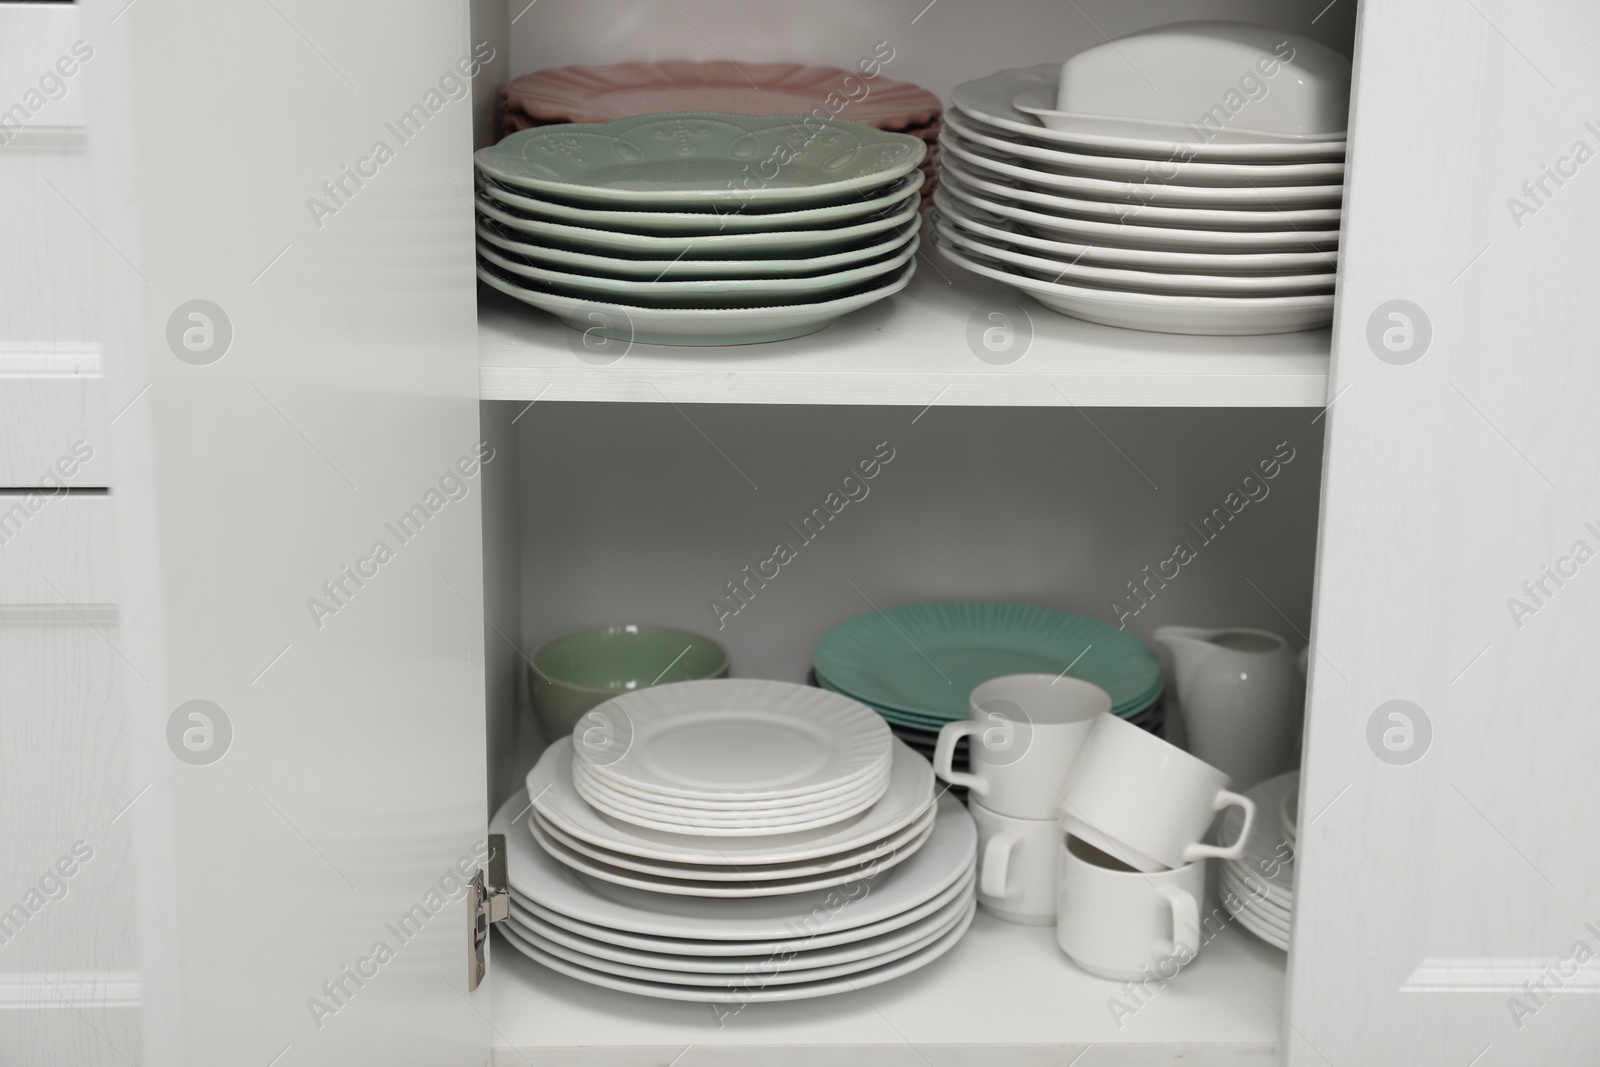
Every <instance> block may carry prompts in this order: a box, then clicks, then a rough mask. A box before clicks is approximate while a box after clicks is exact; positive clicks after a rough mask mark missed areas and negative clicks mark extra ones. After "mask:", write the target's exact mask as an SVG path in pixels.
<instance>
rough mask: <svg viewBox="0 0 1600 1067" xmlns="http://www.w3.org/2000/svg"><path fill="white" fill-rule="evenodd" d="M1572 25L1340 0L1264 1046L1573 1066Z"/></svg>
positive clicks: (1577, 293) (1585, 260) (1594, 583)
mask: <svg viewBox="0 0 1600 1067" xmlns="http://www.w3.org/2000/svg"><path fill="white" fill-rule="evenodd" d="M1597 34H1600V9H1597V8H1596V7H1595V6H1594V5H1592V4H1575V3H1564V2H1558V0H1532V2H1527V3H1520V4H1515V3H1502V2H1496V0H1473V2H1470V3H1457V2H1454V0H1449V2H1446V0H1404V2H1398V0H1367V2H1366V3H1364V4H1363V5H1362V19H1361V31H1360V37H1359V39H1358V47H1357V54H1356V67H1355V96H1356V98H1355V111H1354V124H1353V127H1352V129H1353V130H1354V138H1355V139H1354V142H1353V144H1352V149H1351V158H1350V172H1349V179H1350V180H1349V186H1348V193H1347V201H1346V209H1347V218H1348V220H1349V222H1348V223H1347V225H1346V228H1345V232H1344V240H1343V242H1342V246H1341V257H1342V260H1343V262H1342V264H1341V268H1342V269H1341V275H1342V280H1341V282H1340V310H1339V317H1338V321H1337V323H1336V327H1335V331H1336V332H1335V341H1334V357H1333V380H1332V382H1331V385H1330V397H1331V400H1332V408H1331V410H1330V411H1329V414H1328V444H1327V453H1326V455H1327V461H1326V463H1327V470H1326V477H1325V480H1324V501H1323V514H1324V519H1323V533H1322V538H1321V545H1320V559H1319V564H1318V579H1317V605H1316V611H1315V628H1314V631H1313V633H1312V635H1311V636H1312V642H1313V645H1314V648H1315V652H1314V654H1313V655H1312V657H1311V659H1312V668H1311V671H1312V686H1311V694H1312V695H1311V706H1310V720H1309V729H1308V734H1309V736H1308V741H1307V746H1306V757H1307V758H1306V765H1305V774H1304V777H1303V779H1302V784H1301V800H1300V823H1299V843H1300V848H1301V854H1300V857H1299V862H1298V866H1297V879H1298V883H1297V888H1296V897H1295V905H1296V906H1295V927H1294V935H1293V957H1292V960H1291V967H1290V976H1289V991H1290V1006H1289V1009H1288V1023H1289V1027H1288V1029H1287V1030H1286V1033H1285V1041H1286V1043H1287V1047H1288V1048H1289V1049H1290V1054H1289V1063H1290V1064H1291V1067H1312V1065H1325V1064H1341V1065H1342V1064H1376V1063H1385V1064H1388V1063H1393V1064H1409V1065H1416V1067H1431V1065H1439V1067H1469V1065H1471V1067H1498V1065H1501V1064H1541V1065H1546V1067H1556V1065H1564V1064H1593V1063H1595V1062H1597V1061H1600V1010H1597V1008H1600V999H1597V996H1596V994H1597V993H1600V969H1597V963H1600V853H1597V851H1596V848H1595V844H1596V842H1597V841H1600V806H1597V805H1596V803H1595V800H1596V798H1597V796H1600V792H1597V782H1600V716H1596V715H1595V713H1594V712H1595V694H1596V692H1600V656H1597V655H1596V647H1595V639H1596V636H1597V635H1600V561H1597V553H1600V492H1597V485H1600V481H1597V478H1596V473H1597V472H1600V433H1597V432H1596V421H1595V413H1596V411H1597V410H1600V361H1597V359H1596V355H1595V353H1596V345H1595V323H1594V312H1595V308H1596V307H1597V306H1600V89H1597V86H1600V83H1597V82H1596V79H1595V77H1594V73H1595V68H1594V62H1593V54H1592V49H1590V48H1589V45H1588V43H1591V42H1592V41H1593V40H1594V38H1595V36H1596V35H1597Z"/></svg>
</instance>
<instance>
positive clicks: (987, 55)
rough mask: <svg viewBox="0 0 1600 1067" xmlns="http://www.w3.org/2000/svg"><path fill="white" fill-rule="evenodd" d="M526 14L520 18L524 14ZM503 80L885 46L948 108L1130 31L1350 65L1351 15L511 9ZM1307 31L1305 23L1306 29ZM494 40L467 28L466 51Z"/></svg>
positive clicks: (1097, 0)
mask: <svg viewBox="0 0 1600 1067" xmlns="http://www.w3.org/2000/svg"><path fill="white" fill-rule="evenodd" d="M524 5H526V6H524ZM508 6H509V17H510V18H511V19H512V20H513V21H512V22H511V23H510V27H509V29H510V33H509V37H510V43H511V63H510V67H511V70H510V73H511V75H512V76H515V75H517V74H524V73H527V72H528V71H532V70H538V69H540V68H543V67H553V66H562V65H565V64H568V63H615V62H618V61H621V60H630V59H646V60H657V59H719V58H720V59H731V60H733V61H734V62H739V61H746V62H780V61H794V62H807V63H827V64H833V65H836V66H842V67H854V66H855V65H856V63H857V62H858V61H859V60H861V59H863V58H866V57H868V56H871V55H872V54H873V52H874V46H875V45H876V44H877V43H878V42H880V41H882V42H886V43H887V44H888V45H889V47H890V48H891V49H892V50H893V52H892V59H890V60H889V61H888V63H887V64H886V65H885V67H884V69H883V73H884V75H885V76H886V77H889V78H894V79H897V80H902V81H912V82H916V83H918V84H920V85H924V86H926V87H927V88H929V89H931V90H933V91H934V92H935V93H938V94H939V95H940V96H941V97H942V98H945V99H947V100H948V98H949V95H950V90H951V88H952V87H954V86H955V85H957V84H958V83H960V82H963V81H966V80H968V79H969V78H977V77H982V76H983V75H985V74H989V73H992V72H994V71H996V70H999V69H1001V68H1004V67H1020V66H1026V65H1028V64H1032V63H1048V62H1052V61H1060V60H1062V59H1064V58H1066V57H1067V56H1069V55H1071V54H1073V53H1074V52H1079V51H1082V50H1083V49H1085V48H1089V47H1092V46H1094V45H1097V44H1100V43H1102V42H1103V41H1104V40H1105V39H1106V36H1110V37H1120V36H1122V35H1124V34H1128V33H1132V32H1134V31H1137V30H1142V29H1146V28H1148V27H1151V26H1158V25H1162V24H1164V23H1169V22H1181V21H1188V20H1191V19H1238V20H1242V21H1246V22H1259V23H1266V24H1269V25H1273V26H1279V27H1282V28H1283V29H1286V30H1293V31H1294V32H1296V33H1301V34H1304V35H1306V36H1308V37H1311V38H1313V39H1315V40H1318V41H1321V42H1322V43H1324V44H1326V45H1329V46H1330V47H1332V48H1335V49H1337V50H1339V51H1340V52H1343V53H1345V54H1346V55H1348V54H1350V51H1351V44H1352V42H1353V40H1354V37H1355V13H1356V5H1355V4H1354V3H1344V4H1334V5H1331V6H1329V7H1327V9H1326V10H1324V3H1315V2H1312V3H1304V4H1302V3H1293V4H1283V3H1275V2H1272V0H1152V2H1148V3H1140V4H1127V3H1117V2H1116V0H1080V2H1079V3H1066V4H1063V3H1059V2H1057V0H1006V2H1003V3H992V2H987V0H983V2H980V0H933V2H932V3H929V0H870V2H868V3H862V2H860V0H814V2H812V3H805V4H793V3H786V2H780V0H746V2H743V3H739V4H729V3H727V2H726V0H654V2H649V3H638V2H636V0H589V2H587V3H583V4H527V0H508ZM1313 20H1314V21H1313ZM494 32H497V31H492V30H490V29H489V28H488V27H487V26H486V25H475V26H474V29H473V33H474V35H475V39H484V38H485V37H487V36H490V35H491V34H493V33H494Z"/></svg>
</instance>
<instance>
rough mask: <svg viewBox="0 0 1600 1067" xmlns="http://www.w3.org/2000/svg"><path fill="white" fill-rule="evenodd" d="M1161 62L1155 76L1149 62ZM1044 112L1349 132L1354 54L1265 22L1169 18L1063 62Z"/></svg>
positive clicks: (1308, 137) (1309, 136) (1272, 137)
mask: <svg viewBox="0 0 1600 1067" xmlns="http://www.w3.org/2000/svg"><path fill="white" fill-rule="evenodd" d="M1156 70H1158V71H1160V72H1161V76H1160V78H1159V80H1158V81H1152V80H1151V79H1150V78H1149V77H1147V76H1144V75H1143V74H1142V73H1141V72H1143V71H1156ZM1045 103H1046V106H1049V107H1053V108H1054V109H1055V111H1054V112H1051V113H1047V114H1039V113H1038V112H1037V111H1036V112H1035V114H1036V117H1039V118H1040V119H1041V120H1042V121H1043V122H1044V124H1045V125H1047V126H1050V127H1051V128H1052V129H1061V130H1071V131H1081V132H1093V133H1103V134H1107V135H1111V136H1118V137H1122V138H1128V139H1136V140H1139V139H1154V140H1166V141H1167V142H1169V143H1170V142H1171V141H1172V140H1174V139H1178V140H1182V141H1184V142H1199V143H1202V144H1229V143H1244V144H1252V143H1258V142H1260V141H1263V140H1267V141H1284V142H1286V143H1287V144H1288V145H1290V146H1291V147H1293V146H1304V144H1305V143H1306V142H1317V141H1324V142H1325V141H1332V140H1342V139H1343V138H1344V135H1345V125H1346V116H1347V115H1348V113H1349V110H1350V60H1349V59H1348V58H1347V57H1345V56H1342V55H1340V54H1339V53H1338V52H1335V51H1334V50H1333V49H1331V48H1329V47H1328V46H1327V45H1325V44H1322V43H1321V42H1319V41H1314V40H1312V39H1311V38H1309V37H1306V36H1304V35H1303V34H1298V33H1291V32H1289V31H1287V30H1281V29H1278V28H1276V27H1273V26H1263V25H1261V24H1260V23H1249V22H1232V21H1223V20H1220V19H1208V20H1202V21H1195V22H1172V23H1167V24H1166V25H1162V26H1157V27H1155V28H1153V29H1148V30H1142V31H1140V32H1138V33H1132V34H1128V35H1127V36H1124V37H1119V38H1117V39H1116V40H1114V41H1107V42H1105V43H1104V44H1098V45H1094V46H1093V47H1090V48H1086V49H1084V50H1083V51H1081V52H1078V53H1076V54H1074V55H1073V56H1071V57H1070V58H1069V59H1067V61H1066V62H1064V63H1063V64H1062V65H1061V74H1060V79H1059V85H1058V87H1057V90H1056V93H1055V94H1054V96H1053V97H1051V98H1049V99H1048V100H1047V101H1045Z"/></svg>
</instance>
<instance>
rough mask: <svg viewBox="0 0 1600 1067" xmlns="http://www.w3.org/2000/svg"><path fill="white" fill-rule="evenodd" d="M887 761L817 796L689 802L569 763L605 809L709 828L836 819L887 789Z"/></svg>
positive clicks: (583, 788)
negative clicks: (648, 793) (628, 787)
mask: <svg viewBox="0 0 1600 1067" xmlns="http://www.w3.org/2000/svg"><path fill="white" fill-rule="evenodd" d="M891 765H892V761H891V760H885V761H884V763H883V766H882V767H881V768H880V769H879V770H876V771H874V772H873V773H872V774H871V775H870V776H869V777H867V778H865V779H862V780H860V781H857V782H855V783H853V784H851V785H850V787H849V788H848V789H842V790H829V791H828V795H826V796H822V797H819V798H815V799H813V798H812V797H809V796H807V797H805V798H802V799H800V800H797V801H792V802H789V803H777V802H772V801H753V800H733V801H721V802H717V801H707V800H702V801H697V802H690V801H687V800H685V799H684V798H679V797H674V796H670V795H667V794H658V795H657V796H655V797H643V796H640V795H638V793H637V792H630V791H624V790H621V789H618V788H617V787H616V786H615V785H614V784H613V783H612V782H609V781H607V780H606V779H604V778H602V777H601V776H600V775H598V774H597V773H595V770H594V768H592V767H590V766H589V765H587V764H586V763H584V762H583V761H582V760H581V759H580V760H574V761H573V764H572V784H573V785H575V786H577V788H578V792H579V793H581V794H582V795H583V796H584V798H585V799H586V800H588V801H589V802H590V803H592V804H595V805H596V806H597V807H600V808H602V809H603V810H606V811H607V812H610V811H611V809H612V808H613V807H615V808H616V809H618V810H619V811H626V812H631V813H633V814H635V815H642V816H645V817H647V818H653V819H657V820H660V821H663V822H675V823H682V824H686V825H693V826H698V825H701V824H702V821H703V822H704V824H705V825H711V826H716V825H728V824H731V825H736V826H774V827H776V826H779V825H784V824H789V823H794V822H804V821H806V820H808V819H813V818H819V817H824V816H830V815H831V816H835V817H839V814H840V813H841V812H844V811H849V810H855V811H859V810H861V807H862V805H863V804H864V803H865V804H871V803H873V802H874V801H876V800H877V799H878V798H879V797H881V796H882V795H883V791H884V790H885V789H886V788H888V785H889V769H890V767H891ZM618 817H619V818H620V817H621V816H620V815H619V816H618Z"/></svg>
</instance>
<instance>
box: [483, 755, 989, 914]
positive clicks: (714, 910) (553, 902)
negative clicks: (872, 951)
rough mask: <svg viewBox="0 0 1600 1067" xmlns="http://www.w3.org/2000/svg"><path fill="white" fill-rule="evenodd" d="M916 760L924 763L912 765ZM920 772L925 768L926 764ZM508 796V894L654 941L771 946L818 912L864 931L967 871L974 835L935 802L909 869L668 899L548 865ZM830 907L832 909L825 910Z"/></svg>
mask: <svg viewBox="0 0 1600 1067" xmlns="http://www.w3.org/2000/svg"><path fill="white" fill-rule="evenodd" d="M913 758H916V759H919V760H920V759H921V757H913ZM923 762H924V764H926V761H923ZM525 802H526V801H525V798H523V797H522V796H520V795H519V796H513V797H512V798H511V799H510V800H508V801H507V802H506V804H505V805H502V807H501V808H500V810H499V811H498V812H496V813H495V817H494V819H493V820H491V829H490V831H489V832H490V833H503V834H505V835H506V854H507V855H506V859H507V871H508V877H509V880H510V882H511V885H512V887H513V888H515V889H517V890H518V891H519V892H520V893H521V894H522V895H523V896H525V897H527V898H529V899H531V900H534V901H536V902H538V903H540V904H543V905H544V906H545V907H547V908H549V909H551V910H553V911H557V912H560V913H561V914H563V915H570V916H572V917H573V918H576V919H582V920H583V921H584V922H588V923H592V924H594V925H596V926H606V927H610V928H613V929H618V930H629V931H632V932H634V933H642V934H651V935H653V936H657V937H683V938H694V939H700V940H713V941H751V940H757V939H762V940H773V939H781V938H784V937H786V936H792V935H793V934H794V932H795V930H796V929H797V928H799V929H804V926H803V925H802V924H803V923H804V921H805V920H806V919H807V917H809V916H811V915H812V914H813V912H814V911H815V910H816V909H818V908H821V909H823V911H824V913H825V914H826V915H827V916H828V920H829V922H830V924H831V925H833V926H834V927H836V928H840V929H843V928H848V927H854V926H865V925H867V924H869V923H873V922H876V921H878V920H879V919H883V918H887V917H888V916H890V915H894V914H897V913H899V912H902V911H906V910H909V909H910V908H913V907H916V906H917V905H918V904H921V903H922V902H923V901H925V900H927V899H928V898H929V897H931V896H933V895H934V894H936V893H938V892H939V891H940V890H941V889H943V888H945V887H946V886H948V885H949V884H950V883H951V882H953V881H955V880H956V879H957V878H958V877H960V876H961V874H963V873H964V872H965V871H966V870H967V868H968V867H970V866H971V863H972V859H973V856H974V855H975V852H976V849H977V829H976V827H975V826H974V825H973V822H972V816H970V815H968V814H967V810H966V809H965V808H963V807H962V806H961V804H960V802H959V801H957V800H955V799H954V798H953V797H948V796H946V797H941V798H940V799H939V801H938V804H939V812H938V816H937V817H936V818H935V820H934V824H933V833H932V834H931V835H930V836H929V837H928V840H927V842H926V843H925V844H923V846H922V847H921V848H919V849H918V850H917V851H916V852H915V853H913V854H912V855H911V857H910V858H909V859H907V860H906V861H905V862H903V863H900V864H899V865H898V866H895V867H892V868H890V869H889V870H887V871H884V872H883V873H882V874H881V875H879V876H877V877H875V878H861V879H858V880H857V881H855V882H852V883H849V884H846V885H843V886H838V887H834V888H830V889H826V890H816V891H813V892H808V893H792V894H788V895H786V896H783V897H754V898H749V899H744V900H737V901H734V900H706V899H702V898H698V897H686V896H666V895H663V894H660V893H648V892H643V891H640V890H634V889H630V888H628V887H625V886H618V885H612V884H610V883H601V882H598V881H595V880H593V879H585V878H584V877H583V876H581V875H578V874H576V873H575V872H573V871H572V870H570V869H569V868H567V867H565V866H564V865H562V864H561V863H560V862H559V861H557V860H556V859H554V858H553V857H551V856H549V855H548V854H547V853H545V852H544V850H543V849H542V848H540V847H539V845H538V844H537V842H535V841H534V838H533V833H532V831H531V830H530V829H529V827H528V824H527V822H526V821H525V820H522V819H518V820H516V822H515V823H514V824H513V823H512V819H511V817H512V815H513V814H514V812H515V810H516V808H517V807H520V805H522V804H523V803H525ZM830 904H832V905H834V906H833V907H831V908H830V907H829V905H830Z"/></svg>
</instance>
